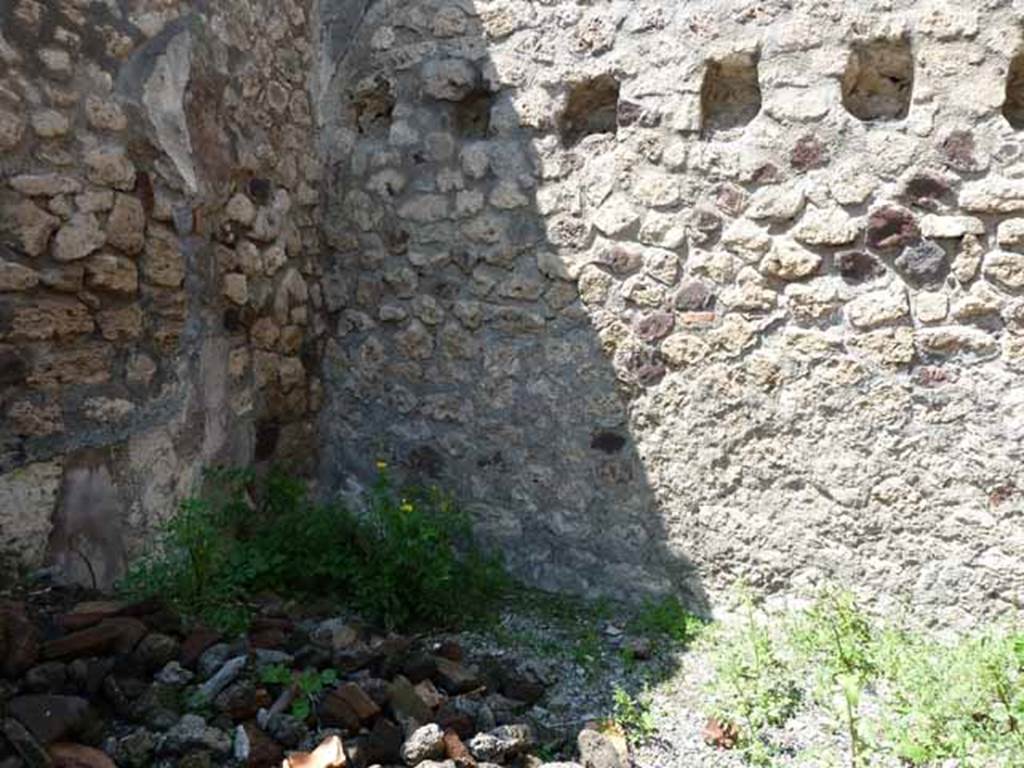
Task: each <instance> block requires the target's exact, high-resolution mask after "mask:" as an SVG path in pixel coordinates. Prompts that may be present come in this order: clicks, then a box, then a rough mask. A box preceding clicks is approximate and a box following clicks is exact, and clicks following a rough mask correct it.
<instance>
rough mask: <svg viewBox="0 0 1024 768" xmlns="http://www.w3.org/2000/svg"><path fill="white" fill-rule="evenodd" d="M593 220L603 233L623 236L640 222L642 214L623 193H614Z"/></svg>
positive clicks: (609, 235)
mask: <svg viewBox="0 0 1024 768" xmlns="http://www.w3.org/2000/svg"><path fill="white" fill-rule="evenodd" d="M593 220H594V226H595V227H596V228H597V229H598V231H599V232H601V233H602V234H604V235H607V236H608V237H621V236H623V235H626V234H627V233H628V232H629V231H630V230H631V229H633V228H634V227H635V226H636V225H637V224H638V223H639V222H640V214H639V213H638V212H637V211H636V209H635V208H634V207H633V206H632V204H630V202H629V201H628V200H627V199H626V198H625V197H624V196H623V195H612V196H611V197H609V198H608V199H607V200H606V201H605V202H604V204H603V205H602V206H601V207H600V208H599V209H598V210H597V212H596V213H595V214H594V219H593Z"/></svg>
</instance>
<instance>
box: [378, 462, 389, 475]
mask: <svg viewBox="0 0 1024 768" xmlns="http://www.w3.org/2000/svg"><path fill="white" fill-rule="evenodd" d="M387 468H388V463H387V462H386V461H384V459H377V471H378V472H383V471H384V470H385V469H387Z"/></svg>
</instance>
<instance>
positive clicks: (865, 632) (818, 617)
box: [791, 592, 877, 768]
mask: <svg viewBox="0 0 1024 768" xmlns="http://www.w3.org/2000/svg"><path fill="white" fill-rule="evenodd" d="M791 640H792V642H793V645H794V647H795V648H796V649H797V650H798V651H800V652H802V653H803V654H804V655H805V657H806V659H807V660H808V661H809V663H810V665H811V667H812V670H813V672H814V674H815V675H816V676H817V678H818V682H819V691H818V694H819V695H818V699H819V701H821V702H822V703H824V704H825V706H827V707H828V708H830V709H831V710H832V711H833V712H836V713H837V715H838V719H839V720H841V722H842V726H843V728H844V729H845V730H846V735H847V738H848V739H849V744H850V765H851V766H852V767H853V768H861V766H864V765H866V761H867V759H868V753H869V750H870V745H869V743H868V741H867V739H866V738H865V735H864V733H863V731H862V728H861V720H860V704H861V698H862V693H863V690H864V688H865V687H866V686H867V685H868V684H869V682H870V681H871V680H872V679H873V678H874V676H875V674H876V672H877V665H876V662H875V659H874V654H875V638H874V631H873V629H872V627H871V623H870V621H869V619H868V617H867V615H866V614H865V613H864V612H863V611H862V610H861V608H860V607H859V606H858V605H857V602H856V600H855V599H854V598H853V596H852V595H850V594H848V593H836V592H826V593H825V594H823V595H822V596H821V597H820V598H819V599H818V600H817V601H816V602H815V603H814V604H813V605H812V607H811V608H809V609H808V610H807V611H805V612H804V614H803V615H802V616H801V617H800V618H799V619H798V620H797V622H796V623H795V624H794V626H793V627H792V629H791Z"/></svg>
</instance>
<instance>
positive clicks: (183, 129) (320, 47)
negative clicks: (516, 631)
mask: <svg viewBox="0 0 1024 768" xmlns="http://www.w3.org/2000/svg"><path fill="white" fill-rule="evenodd" d="M39 5H40V4H39V3H34V2H29V1H28V0H25V2H19V3H7V4H3V5H2V6H0V27H2V28H3V29H4V37H3V40H2V43H0V50H2V52H3V55H4V59H3V61H4V64H3V66H4V78H5V79H4V81H3V86H2V88H0V151H2V153H3V161H2V162H3V164H4V165H3V167H4V170H5V171H7V173H5V174H3V182H2V184H3V186H2V189H0V265H2V268H0V289H2V290H0V304H2V307H0V310H2V311H0V371H2V373H0V377H2V381H3V385H4V415H5V417H6V418H5V420H4V423H3V426H2V428H0V429H2V434H0V494H4V493H6V494H7V495H8V497H9V498H10V502H11V503H9V504H5V505H2V506H0V548H2V551H3V553H4V559H5V560H10V561H12V562H14V563H17V566H18V568H34V567H38V566H40V565H43V564H46V563H50V564H54V565H55V567H59V568H65V567H66V568H69V569H72V570H73V569H74V568H75V567H76V566H72V565H69V564H70V563H73V562H74V561H75V559H74V557H73V556H72V554H71V552H70V550H69V547H70V542H72V541H81V540H86V541H88V542H90V545H89V546H90V547H94V548H96V549H97V550H100V549H102V550H103V551H105V552H106V553H107V554H106V556H105V557H104V558H102V559H103V560H104V561H109V563H111V564H121V565H118V566H117V567H122V566H123V563H124V562H125V561H126V559H127V557H129V556H131V555H134V554H135V553H137V552H139V551H140V549H141V547H142V545H143V544H144V542H145V541H146V538H147V535H148V532H150V531H152V530H153V529H154V528H155V526H157V525H158V524H159V522H160V521H161V520H162V519H163V518H164V517H166V515H167V513H168V511H169V510H171V509H174V508H175V506H176V505H177V502H178V501H179V500H180V499H181V498H183V497H184V496H186V495H187V494H188V493H189V492H191V491H192V490H193V489H194V485H195V483H197V482H198V478H199V476H200V474H199V468H200V467H202V466H204V465H209V464H220V463H229V464H232V463H238V464H244V463H249V462H251V461H252V460H253V459H254V458H255V457H256V456H257V453H258V454H259V457H260V458H261V460H271V459H272V460H274V461H279V462H281V463H286V464H289V465H290V466H292V467H293V469H294V470H295V471H297V472H299V473H300V474H305V475H307V476H314V475H315V476H316V477H317V479H318V481H319V482H318V485H317V488H318V490H319V491H320V492H322V494H323V495H324V496H325V497H330V496H334V495H336V494H339V493H351V492H352V491H353V490H356V491H358V489H359V488H361V487H363V488H365V487H366V486H367V485H368V484H369V483H371V482H372V480H373V476H374V472H375V468H374V462H375V461H376V460H377V459H378V458H385V459H387V460H388V461H389V463H390V464H391V465H392V466H393V467H394V471H395V472H396V474H398V475H401V476H402V477H403V479H409V480H417V481H423V480H428V481H429V482H431V483H434V482H436V483H440V484H442V485H445V486H447V487H449V488H451V489H452V490H453V491H454V492H455V493H456V495H457V496H458V497H459V499H460V500H461V501H462V503H463V504H464V505H465V506H466V508H467V509H468V510H469V511H470V513H472V515H473V516H474V521H475V524H476V527H477V530H478V532H479V534H480V535H481V536H482V537H483V538H484V539H486V540H487V541H489V542H492V543H495V544H497V545H499V546H503V547H505V549H506V550H507V554H508V561H509V564H510V566H511V567H512V569H513V570H514V571H515V572H516V574H517V575H518V576H519V577H521V578H523V579H525V580H527V581H529V582H531V583H534V584H538V585H542V586H545V587H548V588H553V589H571V590H576V591H581V592H586V593H590V594H598V593H606V594H612V595H618V596H622V597H628V598H630V599H636V598H637V596H638V595H640V594H643V593H645V592H651V591H674V592H677V593H679V594H681V595H682V596H683V597H684V598H685V599H687V600H688V601H690V603H691V604H692V607H694V608H695V609H698V610H704V609H709V608H710V607H712V606H713V604H714V603H715V600H716V596H717V595H719V594H721V592H722V591H723V590H725V589H726V588H728V587H729V586H730V585H732V584H734V583H736V582H737V581H740V580H742V581H746V582H748V583H751V584H753V585H754V586H755V587H756V588H760V589H764V590H784V589H787V588H793V589H798V590H809V589H812V588H813V587H814V586H815V585H816V584H818V583H820V582H824V581H840V582H842V583H844V584H849V585H852V586H857V587H862V588H864V590H865V591H866V592H868V593H869V594H871V595H873V596H874V599H876V600H877V601H879V602H884V601H885V600H888V599H893V600H895V599H897V596H898V597H899V598H909V599H910V601H911V604H912V605H914V607H915V610H919V611H921V612H922V613H926V614H929V615H930V616H932V617H936V618H938V619H940V620H943V621H947V620H948V621H961V620H963V621H969V620H972V619H973V618H975V617H980V616H982V615H984V614H986V613H998V612H1000V611H1002V610H1003V609H1004V608H1005V607H1006V606H1008V605H1013V604H1014V600H1015V598H1014V595H1015V594H1016V593H1018V592H1019V590H1020V589H1021V588H1022V587H1024V565H1021V563H1022V562H1024V557H1022V554H1024V545H1022V544H1021V543H1020V542H1019V541H1018V540H1017V539H1016V538H1014V537H1013V536H1008V535H1006V534H1005V530H1006V529H1007V528H1008V527H1012V514H1013V510H1017V509H1019V503H1020V498H1019V494H1018V495H1016V496H1013V502H1012V503H1007V504H1003V505H999V506H998V508H996V507H993V510H992V517H993V519H992V522H991V524H988V525H978V524H977V522H976V518H974V517H972V516H971V515H964V514H960V513H961V512H962V511H963V510H969V509H974V508H976V507H979V506H983V507H986V508H987V507H988V505H989V501H988V499H989V494H990V493H991V491H992V489H994V488H1001V487H1004V486H1006V485H1008V484H1013V485H1014V487H1016V485H1019V483H1013V482H1012V481H1013V478H1014V477H1015V476H1016V475H1018V474H1019V464H1020V459H1021V453H1020V440H1021V436H1022V430H1024V426H1022V419H1024V414H1022V411H1021V394H1020V391H1021V386H1022V385H1021V379H1020V377H1021V375H1022V371H1021V366H1020V354H1019V350H1020V348H1021V345H1020V343H1019V338H1020V336H1021V334H1022V333H1024V320H1022V312H1021V309H1020V305H1021V297H1020V296H1019V293H1020V291H1021V290H1024V277H1022V274H1024V273H1022V270H1021V268H1020V267H1021V265H1020V264H1019V258H1018V256H1019V251H1021V250H1024V248H1022V242H1024V238H1022V234H1021V226H1020V223H1019V216H1020V214H1021V212H1024V182H1022V180H1021V169H1020V167H1019V164H1020V160H1019V156H1020V151H1019V147H1018V144H1019V137H1017V136H1016V135H1015V132H1014V130H1013V128H1012V126H1010V125H1009V124H1008V123H1007V120H1006V118H1005V117H1004V116H1003V114H1002V104H1003V100H1004V99H1005V98H1006V94H1007V89H1006V82H1005V70H1006V62H1005V51H1006V50H1009V49H1012V47H1013V42H1012V41H1008V38H1007V37H1006V35H1008V34H1009V33H1008V32H1007V30H1013V29H1017V27H1018V23H1017V22H1018V19H1017V18H1016V15H1015V14H1016V13H1017V11H1016V10H1015V9H1014V8H1012V7H1010V6H1011V5H1012V4H1008V3H997V2H993V3H988V4H985V5H984V7H979V8H977V9H971V14H970V15H971V16H972V19H973V20H972V22H971V23H970V24H968V25H964V24H963V23H961V21H960V20H959V18H960V16H961V15H962V14H960V13H959V11H960V9H955V8H951V7H947V5H948V4H941V3H916V2H912V0H893V1H892V2H889V3H883V4H879V6H878V8H874V7H873V8H870V9H867V8H864V7H862V4H857V3H839V2H835V1H834V0H826V2H813V1H812V0H795V2H783V1H782V0H765V2H761V3H757V4H754V5H756V8H754V9H753V10H751V8H752V6H751V4H749V3H744V2H740V0H728V2H724V3H717V4H715V3H710V2H698V3H693V4H679V3H676V4H671V3H667V2H666V1H665V0H644V2H625V0H610V2H608V3H606V4H603V5H593V4H583V5H580V4H579V3H576V2H572V1H571V0H546V1H545V2H543V3H525V2H523V3H495V2H492V1H491V0H476V1H474V2H460V3H457V4H453V3H451V2H447V1H446V0H410V1H409V2H404V3H371V4H360V3H356V2H353V1H352V0H321V2H320V3H313V2H311V0H294V2H288V3H283V4H282V3H278V2H272V0H244V1H243V0H225V1H224V2H220V3H199V2H179V3H164V2H159V1H158V0H137V2H133V3H66V4H64V5H67V6H68V7H67V9H63V6H62V10H61V12H60V13H59V14H58V15H59V16H60V17H61V19H62V21H61V31H60V35H61V36H62V37H63V36H65V34H66V37H67V39H68V40H70V39H72V38H74V37H75V36H78V35H79V34H80V33H81V34H82V35H84V37H83V41H82V43H81V44H80V45H78V44H76V45H75V46H74V50H73V52H72V51H71V47H70V46H69V45H66V44H65V43H63V42H60V41H58V40H56V39H55V35H56V34H57V30H56V29H55V25H54V24H52V23H46V24H43V23H39V24H26V23H22V21H21V20H20V15H25V14H29V15H31V13H32V11H31V9H33V8H37V7H38V6H39ZM41 5H42V6H44V7H46V4H45V3H44V4H41ZM65 11H66V13H65ZM16 14H20V15H19V17H18V19H15V16H16ZM65 16H66V17H67V18H65ZM115 18H116V22H115ZM65 22H66V24H65ZM64 26H72V27H75V28H76V29H79V32H71V31H68V30H65V29H64ZM8 30H11V31H10V32H8ZM84 30H89V32H88V33H86V32H85V31H84ZM851 30H855V31H856V35H853V34H852V33H851ZM902 30H910V35H911V38H912V45H910V46H907V47H901V46H895V48H897V49H899V50H900V51H904V52H903V53H899V56H898V58H899V57H902V58H900V60H901V61H904V59H905V57H906V55H907V53H906V51H909V55H911V56H912V57H913V60H914V61H915V62H917V63H918V64H921V63H923V62H927V67H924V66H921V67H920V71H921V72H925V71H927V78H924V75H922V76H921V78H920V79H919V82H918V83H917V84H916V85H915V86H914V95H913V98H904V92H905V91H906V90H907V89H906V88H905V87H904V85H906V82H905V81H900V80H899V78H896V80H894V81H892V82H889V83H886V82H885V81H884V80H883V79H878V78H875V79H872V77H871V76H869V75H867V74H864V76H863V77H861V74H863V73H871V72H876V73H877V72H878V71H879V70H878V68H877V66H876V64H877V61H875V60H874V59H873V58H872V57H875V56H882V55H883V54H885V51H886V50H888V49H887V48H886V47H885V45H881V47H879V45H876V44H874V43H872V44H864V45H860V44H859V43H858V45H857V50H856V60H857V62H858V66H857V67H856V70H857V72H858V73H861V74H858V75H857V76H856V77H853V79H852V80H849V78H844V75H843V62H847V61H849V60H850V57H851V51H852V46H853V42H854V40H853V38H856V39H857V40H866V41H875V40H888V39H890V38H893V37H894V36H895V37H900V35H902ZM101 34H104V35H105V34H109V35H111V39H110V40H106V41H104V42H103V44H100V40H99V37H98V36H99V35H101ZM90 35H94V36H95V39H94V37H90ZM86 38H88V39H86ZM753 51H757V55H756V56H752V52H753ZM880 51H881V52H882V53H879V52H880ZM29 62H32V63H31V64H30V63H29ZM904 63H905V62H904ZM848 80H849V81H848ZM897 81H899V82H897ZM722 83H725V85H728V84H729V83H732V84H734V85H735V87H725V85H721V84H722ZM900 83H903V85H901V84H900ZM720 86H721V87H720ZM897 97H898V98H897ZM873 110H874V111H873ZM876 113H877V114H876ZM996 246H998V248H996ZM8 414H11V416H8ZM286 434H292V435H294V434H303V435H306V436H307V437H308V439H306V440H303V441H295V440H286V439H282V438H280V437H274V438H272V437H270V436H271V435H273V436H281V435H286ZM601 434H615V435H619V436H621V437H622V438H623V441H622V443H621V445H620V447H619V448H618V449H616V450H614V451H611V452H609V451H606V450H603V449H602V447H601V446H607V445H609V443H608V442H607V441H605V440H597V441H595V437H594V436H595V435H601ZM909 442H912V443H913V450H912V451H910V450H907V445H908V444H909ZM595 444H596V446H597V447H595ZM616 444H618V443H616ZM311 448H312V449H313V450H311ZM257 449H258V450H257ZM265 454H266V455H265ZM381 454H383V456H382V455H381ZM154 467H157V468H158V469H154ZM42 468H47V469H45V470H44V469H42ZM98 468H102V472H100V469H98ZM103 473H105V476H108V477H110V478H111V481H110V485H111V486H112V487H113V488H114V489H113V490H112V491H111V490H109V489H107V485H106V481H104V482H103V484H101V485H102V487H103V488H104V489H107V490H104V492H103V494H104V495H102V496H101V498H102V499H103V500H104V501H103V503H102V504H91V503H84V502H83V503H80V504H77V506H76V509H75V511H74V513H73V514H71V513H69V512H68V510H66V509H64V507H63V506H62V505H63V504H65V502H64V501H63V499H66V498H68V494H67V493H62V492H61V491H60V490H59V489H60V486H61V485H62V484H63V483H71V484H72V485H75V484H78V485H76V487H79V488H85V489H87V490H88V489H91V488H93V486H92V483H93V482H94V481H96V478H97V476H100V475H103ZM37 475H39V476H38V477H37ZM26 478H27V480H26ZM36 480H38V481H39V482H38V483H37V484H35V485H33V482H34V481H36ZM96 482H98V481H96ZM90 494H91V491H89V493H86V492H84V491H83V492H82V495H81V496H80V498H82V499H88V498H91V495H90ZM115 501H116V503H115ZM893 521H897V522H893ZM109 531H117V532H118V533H117V534H116V538H117V541H116V542H111V541H109V539H108V536H109V535H112V534H108V533H107V532H109ZM879 532H882V533H879ZM889 532H893V533H892V535H889ZM524 542H525V545H524ZM90 551H91V550H90ZM993 563H1000V564H1001V565H1000V566H999V567H998V568H997V567H993V566H992V564H993ZM77 567H78V568H79V569H81V566H80V565H79V566H77ZM111 567H112V568H113V567H114V565H112V566H111ZM101 570H104V572H106V571H105V569H101ZM115 570H116V568H115ZM80 575H81V574H80Z"/></svg>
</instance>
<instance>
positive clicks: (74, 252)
mask: <svg viewBox="0 0 1024 768" xmlns="http://www.w3.org/2000/svg"><path fill="white" fill-rule="evenodd" d="M106 242H107V236H106V234H105V233H104V232H103V230H102V229H100V225H99V221H97V219H96V216H95V215H94V214H91V213H76V214H75V215H74V216H72V217H71V221H69V222H68V223H67V224H65V225H64V226H63V227H61V228H60V231H59V232H58V233H57V237H56V238H55V239H54V243H53V258H55V259H56V260H57V261H77V260H78V259H84V258H85V257H86V256H88V255H89V254H91V253H93V252H94V251H98V250H99V249H100V248H102V247H103V245H104V243H106Z"/></svg>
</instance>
